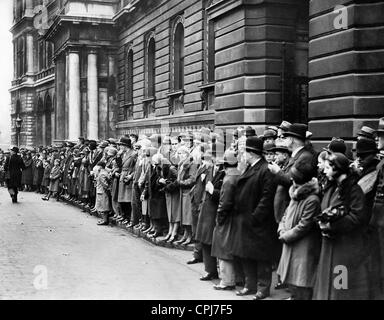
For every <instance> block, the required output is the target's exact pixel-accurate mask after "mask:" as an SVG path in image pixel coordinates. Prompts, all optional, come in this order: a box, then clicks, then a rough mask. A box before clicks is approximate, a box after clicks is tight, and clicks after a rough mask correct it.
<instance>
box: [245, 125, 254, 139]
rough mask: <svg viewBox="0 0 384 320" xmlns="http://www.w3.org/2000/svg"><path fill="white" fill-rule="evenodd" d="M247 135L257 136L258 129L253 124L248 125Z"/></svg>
mask: <svg viewBox="0 0 384 320" xmlns="http://www.w3.org/2000/svg"><path fill="white" fill-rule="evenodd" d="M245 136H246V137H247V138H248V137H254V136H256V131H255V129H253V128H252V127H251V126H248V127H247V128H245Z"/></svg>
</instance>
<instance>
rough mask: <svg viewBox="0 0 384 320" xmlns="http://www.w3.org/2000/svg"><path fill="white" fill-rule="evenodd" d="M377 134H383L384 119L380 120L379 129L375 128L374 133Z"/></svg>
mask: <svg viewBox="0 0 384 320" xmlns="http://www.w3.org/2000/svg"><path fill="white" fill-rule="evenodd" d="M375 132H376V133H377V134H380V135H381V134H384V118H381V119H380V120H379V127H378V128H377V130H376V131H375Z"/></svg>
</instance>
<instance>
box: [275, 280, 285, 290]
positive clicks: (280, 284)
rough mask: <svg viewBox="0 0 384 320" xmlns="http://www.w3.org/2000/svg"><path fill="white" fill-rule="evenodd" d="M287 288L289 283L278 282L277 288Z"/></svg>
mask: <svg viewBox="0 0 384 320" xmlns="http://www.w3.org/2000/svg"><path fill="white" fill-rule="evenodd" d="M286 288H288V285H286V284H285V283H282V282H278V283H277V284H276V285H275V290H282V289H286Z"/></svg>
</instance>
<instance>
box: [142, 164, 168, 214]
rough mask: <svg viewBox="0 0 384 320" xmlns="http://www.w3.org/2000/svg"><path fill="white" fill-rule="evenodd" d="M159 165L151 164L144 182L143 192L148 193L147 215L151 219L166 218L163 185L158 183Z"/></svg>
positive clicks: (159, 176)
mask: <svg viewBox="0 0 384 320" xmlns="http://www.w3.org/2000/svg"><path fill="white" fill-rule="evenodd" d="M160 178H161V166H160V165H158V166H155V167H153V166H151V168H150V169H149V172H148V179H147V181H146V184H145V189H144V194H147V193H148V205H149V216H150V217H151V219H157V220H158V219H165V218H167V206H166V201H165V192H164V188H163V185H161V184H160V183H159V179H160Z"/></svg>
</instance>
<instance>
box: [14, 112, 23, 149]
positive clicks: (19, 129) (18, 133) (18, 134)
mask: <svg viewBox="0 0 384 320" xmlns="http://www.w3.org/2000/svg"><path fill="white" fill-rule="evenodd" d="M22 124H23V119H21V118H20V116H19V115H18V116H17V119H16V137H17V147H19V145H20V132H21V125H22Z"/></svg>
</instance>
